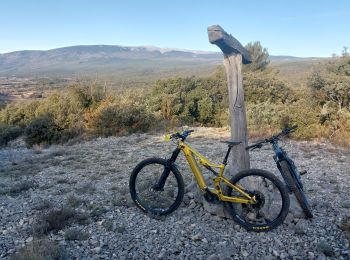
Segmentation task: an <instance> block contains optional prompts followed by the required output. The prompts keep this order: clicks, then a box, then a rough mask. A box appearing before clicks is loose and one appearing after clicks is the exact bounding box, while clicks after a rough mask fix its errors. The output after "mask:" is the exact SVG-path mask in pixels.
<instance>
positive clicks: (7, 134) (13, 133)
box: [0, 124, 23, 147]
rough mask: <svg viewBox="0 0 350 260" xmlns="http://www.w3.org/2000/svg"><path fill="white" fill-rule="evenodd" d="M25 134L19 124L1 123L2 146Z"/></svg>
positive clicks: (0, 139)
mask: <svg viewBox="0 0 350 260" xmlns="http://www.w3.org/2000/svg"><path fill="white" fill-rule="evenodd" d="M22 134H23V129H22V128H20V127H18V126H8V125H4V124H1V125H0V147H1V146H6V145H7V144H8V143H9V142H10V141H12V140H15V139H16V138H17V137H19V136H21V135H22Z"/></svg>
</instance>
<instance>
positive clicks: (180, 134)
mask: <svg viewBox="0 0 350 260" xmlns="http://www.w3.org/2000/svg"><path fill="white" fill-rule="evenodd" d="M193 132H194V130H192V129H191V130H185V131H183V132H176V133H174V134H170V135H166V136H165V139H167V140H170V139H173V138H175V139H181V140H182V141H185V140H186V138H187V137H188V136H189V135H190V134H191V133H193Z"/></svg>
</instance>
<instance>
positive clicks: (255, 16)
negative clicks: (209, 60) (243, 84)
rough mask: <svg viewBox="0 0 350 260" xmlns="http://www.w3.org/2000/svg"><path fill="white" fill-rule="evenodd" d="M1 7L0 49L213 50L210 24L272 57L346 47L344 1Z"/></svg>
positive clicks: (15, 1)
mask: <svg viewBox="0 0 350 260" xmlns="http://www.w3.org/2000/svg"><path fill="white" fill-rule="evenodd" d="M1 8H2V15H1V16H0V24H2V25H6V26H3V28H1V30H0V38H1V42H0V53H8V52H13V51H19V50H49V49H55V48H60V47H67V46H76V45H101V44H103V45H121V46H149V45H151V46H157V47H160V48H177V49H186V50H202V51H215V52H216V51H218V48H217V47H216V46H214V45H211V44H210V43H209V42H208V36H207V27H208V26H210V25H213V24H220V25H221V26H222V27H223V28H224V29H225V30H226V31H227V32H229V33H231V34H232V35H233V36H234V37H236V38H237V39H238V40H239V41H240V42H241V43H242V44H243V45H245V44H247V43H248V42H253V41H260V42H261V44H262V45H263V46H264V47H266V48H267V49H268V51H269V53H270V54H271V55H288V56H296V57H330V56H331V55H332V53H337V54H340V52H341V50H342V48H343V46H349V45H350V41H349V37H348V36H347V33H346V32H347V30H348V25H349V18H350V11H349V10H350V2H348V1H336V2H329V1H323V0H321V1H315V0H312V1H307V2H306V1H301V0H297V1H283V2H280V1H266V2H264V3H262V2H260V1H249V2H247V1H235V2H231V1H227V2H225V1H223V2H220V3H212V2H206V1H203V2H200V3H199V2H187V1H182V0H180V1H177V2H176V3H173V2H166V1H160V0H154V1H149V2H148V1H147V2H141V1H137V0H130V1H128V2H119V1H108V0H104V1H99V2H86V1H82V0H77V1H74V2H72V1H68V0H62V1H59V2H53V1H43V0H35V1H34V0H27V1H24V0H11V1H10V0H4V1H2V5H1Z"/></svg>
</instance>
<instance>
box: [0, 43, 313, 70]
mask: <svg viewBox="0 0 350 260" xmlns="http://www.w3.org/2000/svg"><path fill="white" fill-rule="evenodd" d="M222 58H223V55H222V53H220V52H210V51H199V50H185V49H176V48H159V47H156V46H121V45H75V46H67V47H61V48H55V49H50V50H23V51H14V52H8V53H2V54H0V76H19V77H20V76H72V75H76V74H90V73H91V72H96V73H99V74H108V75H111V74H113V75H116V74H118V73H120V71H127V72H129V71H135V75H136V74H137V73H136V72H140V71H141V72H144V73H147V71H149V70H151V71H152V73H157V71H159V72H160V73H163V72H164V71H165V73H164V75H173V74H174V73H176V72H180V73H179V74H183V73H181V72H184V73H185V74H186V73H187V72H186V71H187V70H191V69H192V68H193V69H197V70H198V69H200V68H202V69H204V70H203V72H204V73H207V72H208V71H209V70H210V69H212V68H214V67H215V66H217V65H219V64H221V63H222ZM270 59H271V61H274V60H276V61H298V60H304V59H308V58H299V57H294V56H270ZM116 71H119V72H116ZM131 76H132V75H131Z"/></svg>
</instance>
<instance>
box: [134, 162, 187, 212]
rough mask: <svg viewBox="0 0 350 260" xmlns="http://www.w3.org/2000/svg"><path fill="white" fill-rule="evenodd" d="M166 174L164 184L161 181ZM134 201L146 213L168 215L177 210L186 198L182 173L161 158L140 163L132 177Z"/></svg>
mask: <svg viewBox="0 0 350 260" xmlns="http://www.w3.org/2000/svg"><path fill="white" fill-rule="evenodd" d="M164 174H165V176H166V178H165V179H163V183H162V184H161V185H159V184H160V179H161V177H162V176H163V177H164ZM129 189H130V194H131V198H132V200H133V201H134V202H135V204H136V205H137V206H138V207H139V208H140V209H141V210H142V211H143V212H145V213H149V214H151V215H158V216H161V215H168V214H170V213H171V212H173V211H174V210H176V209H177V208H178V207H179V206H180V204H181V202H182V199H183V196H184V190H185V188H184V182H183V179H182V176H181V174H180V172H179V171H178V170H177V168H176V167H174V166H169V165H168V163H167V161H166V160H164V159H161V158H150V159H146V160H144V161H142V162H140V163H139V164H138V165H137V166H136V167H135V169H134V170H133V172H132V173H131V176H130V181H129Z"/></svg>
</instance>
